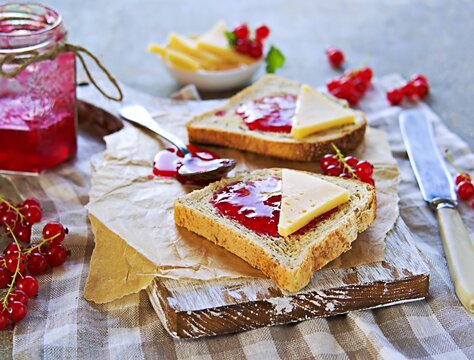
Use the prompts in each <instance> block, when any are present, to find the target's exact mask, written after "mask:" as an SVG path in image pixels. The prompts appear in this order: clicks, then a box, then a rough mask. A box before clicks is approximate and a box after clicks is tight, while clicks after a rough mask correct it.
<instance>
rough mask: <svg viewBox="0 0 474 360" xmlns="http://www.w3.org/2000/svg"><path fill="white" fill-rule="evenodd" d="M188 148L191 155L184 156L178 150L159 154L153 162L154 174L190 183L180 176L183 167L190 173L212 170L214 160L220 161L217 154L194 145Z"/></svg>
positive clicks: (164, 151)
mask: <svg viewBox="0 0 474 360" xmlns="http://www.w3.org/2000/svg"><path fill="white" fill-rule="evenodd" d="M187 147H188V150H189V151H190V152H191V153H190V154H188V155H186V156H183V154H181V152H180V151H178V150H176V148H168V149H164V150H161V151H160V152H158V154H156V156H155V160H154V162H153V173H154V174H155V175H157V176H165V177H176V179H177V180H179V181H181V182H188V181H186V180H185V179H183V178H182V177H181V176H180V175H179V174H178V170H179V169H180V168H181V167H186V170H188V171H189V172H198V171H205V170H212V169H213V168H214V167H215V162H213V161H212V160H216V159H219V157H218V156H217V155H216V154H214V153H212V152H209V151H205V150H202V149H200V148H198V147H196V146H193V145H188V146H187Z"/></svg>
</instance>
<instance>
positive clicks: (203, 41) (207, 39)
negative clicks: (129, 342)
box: [197, 21, 255, 65]
mask: <svg viewBox="0 0 474 360" xmlns="http://www.w3.org/2000/svg"><path fill="white" fill-rule="evenodd" d="M226 31H227V28H226V26H225V24H224V23H223V22H222V21H220V22H218V23H217V24H216V25H214V27H213V28H212V29H211V30H209V31H208V32H207V33H205V34H203V35H201V36H200V37H199V38H198V40H197V47H198V49H202V50H205V51H209V52H211V53H213V54H215V55H217V56H219V57H221V58H222V59H224V60H226V61H229V62H236V63H241V64H246V65H249V64H251V63H254V62H255V59H253V58H251V57H250V56H246V55H242V54H239V53H238V52H237V51H235V50H234V49H232V48H231V47H230V46H229V41H228V40H227V37H226V36H225V32H226Z"/></svg>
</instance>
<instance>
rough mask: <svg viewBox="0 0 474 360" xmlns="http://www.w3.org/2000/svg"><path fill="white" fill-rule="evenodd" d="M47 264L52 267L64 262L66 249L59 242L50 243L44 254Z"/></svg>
mask: <svg viewBox="0 0 474 360" xmlns="http://www.w3.org/2000/svg"><path fill="white" fill-rule="evenodd" d="M46 259H47V260H48V264H49V265H50V266H52V267H56V266H61V265H62V264H64V263H65V262H66V259H67V250H66V248H65V247H64V246H62V245H61V244H59V245H52V246H51V247H50V248H49V250H48V253H47V254H46Z"/></svg>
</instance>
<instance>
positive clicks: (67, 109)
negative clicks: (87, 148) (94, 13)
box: [0, 4, 77, 173]
mask: <svg viewBox="0 0 474 360" xmlns="http://www.w3.org/2000/svg"><path fill="white" fill-rule="evenodd" d="M65 39H66V30H65V28H64V26H63V22H62V18H61V16H60V15H59V14H58V12H56V11H55V10H52V9H50V8H47V7H46V6H43V5H40V4H5V5H0V60H2V59H3V60H5V59H8V61H7V62H6V63H5V64H4V65H3V71H4V72H6V73H11V72H12V71H14V70H15V69H17V68H18V66H20V65H21V64H22V62H24V61H25V60H27V59H31V57H32V56H37V55H40V54H44V52H46V51H48V50H51V49H52V48H53V47H54V46H55V45H57V44H58V43H60V42H63V41H65ZM6 57H7V58H6ZM76 120H77V112H76V66H75V55H74V53H73V52H62V53H59V54H58V55H57V56H56V57H55V58H52V59H51V60H42V61H36V62H33V63H31V64H30V65H28V66H27V67H26V68H25V69H24V70H23V71H22V72H20V73H19V74H17V75H16V76H14V77H12V78H9V77H6V76H3V77H2V76H1V75H0V170H3V171H5V170H6V171H14V172H27V173H39V172H41V171H43V170H46V169H49V168H51V167H53V166H55V165H57V164H59V163H62V162H63V161H65V160H66V159H68V158H70V157H71V156H73V155H74V154H75V153H76V149H77V143H76V124H77V121H76Z"/></svg>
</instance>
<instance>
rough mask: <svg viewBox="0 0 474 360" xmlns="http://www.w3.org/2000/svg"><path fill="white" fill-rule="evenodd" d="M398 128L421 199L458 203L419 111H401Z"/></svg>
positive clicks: (424, 118) (429, 127) (430, 129)
mask: <svg viewBox="0 0 474 360" xmlns="http://www.w3.org/2000/svg"><path fill="white" fill-rule="evenodd" d="M400 129H401V132H402V136H403V141H404V142H405V147H406V149H407V153H408V157H409V158H410V162H411V165H412V167H413V171H414V172H415V176H416V180H417V181H418V185H419V187H420V189H421V193H422V195H423V198H424V199H425V200H426V201H427V202H428V203H430V204H431V205H434V203H436V202H439V201H446V202H450V203H452V204H453V205H457V197H456V193H455V191H454V184H453V181H452V179H451V175H450V174H449V172H448V170H447V169H446V165H445V162H444V160H443V158H442V157H441V154H440V153H439V150H438V147H437V146H436V143H435V140H434V135H433V127H432V125H431V123H430V120H429V119H428V118H427V117H426V115H425V113H424V112H423V111H422V110H418V109H409V110H403V111H402V112H401V114H400Z"/></svg>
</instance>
